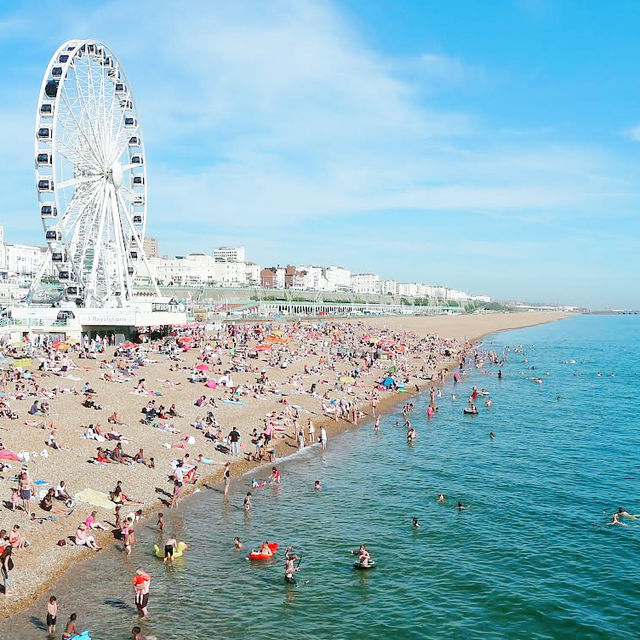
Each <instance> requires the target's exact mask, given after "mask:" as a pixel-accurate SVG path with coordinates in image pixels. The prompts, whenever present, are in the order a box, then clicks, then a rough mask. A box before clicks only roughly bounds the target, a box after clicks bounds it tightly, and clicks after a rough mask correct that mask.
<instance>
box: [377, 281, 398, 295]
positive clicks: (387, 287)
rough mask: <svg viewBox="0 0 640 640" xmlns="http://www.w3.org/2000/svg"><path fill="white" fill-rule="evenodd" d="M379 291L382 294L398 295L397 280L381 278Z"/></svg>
mask: <svg viewBox="0 0 640 640" xmlns="http://www.w3.org/2000/svg"><path fill="white" fill-rule="evenodd" d="M380 293H381V294H382V295H384V296H397V295H398V282H397V280H381V281H380Z"/></svg>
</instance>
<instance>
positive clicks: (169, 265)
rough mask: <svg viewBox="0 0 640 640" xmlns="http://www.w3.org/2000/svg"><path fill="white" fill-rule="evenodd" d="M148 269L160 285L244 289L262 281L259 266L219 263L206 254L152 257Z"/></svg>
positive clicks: (243, 263) (253, 264) (242, 263)
mask: <svg viewBox="0 0 640 640" xmlns="http://www.w3.org/2000/svg"><path fill="white" fill-rule="evenodd" d="M149 267H150V268H151V272H152V274H153V275H154V277H155V279H156V281H157V282H158V284H160V285H165V286H169V285H174V286H202V285H214V286H216V285H217V286H225V287H243V286H246V285H248V284H253V285H255V284H257V283H259V282H260V265H257V264H255V263H245V262H220V261H216V260H215V258H214V257H213V256H211V255H209V254H207V253H190V254H188V255H186V256H178V257H175V258H149Z"/></svg>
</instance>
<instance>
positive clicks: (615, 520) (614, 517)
mask: <svg viewBox="0 0 640 640" xmlns="http://www.w3.org/2000/svg"><path fill="white" fill-rule="evenodd" d="M609 524H619V525H621V526H623V527H626V526H627V525H626V524H625V523H624V522H620V516H619V515H618V512H617V511H616V512H615V513H614V514H613V515H612V516H611V522H610V523H609Z"/></svg>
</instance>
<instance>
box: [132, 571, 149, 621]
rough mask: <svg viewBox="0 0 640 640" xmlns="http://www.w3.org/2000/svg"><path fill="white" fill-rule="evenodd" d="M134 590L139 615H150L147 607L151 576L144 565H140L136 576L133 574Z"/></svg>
mask: <svg viewBox="0 0 640 640" xmlns="http://www.w3.org/2000/svg"><path fill="white" fill-rule="evenodd" d="M133 591H134V595H135V603H136V609H137V610H138V615H139V616H140V617H141V618H143V619H144V618H147V617H148V616H149V611H148V609H147V607H148V605H149V592H150V591H151V576H150V575H149V574H148V573H147V572H146V571H145V570H144V569H143V568H142V567H138V568H137V569H136V574H135V576H133Z"/></svg>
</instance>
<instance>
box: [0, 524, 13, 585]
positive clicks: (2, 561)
mask: <svg viewBox="0 0 640 640" xmlns="http://www.w3.org/2000/svg"><path fill="white" fill-rule="evenodd" d="M4 536H5V537H4V539H3V540H2V544H3V545H4V548H2V553H0V574H2V586H3V588H4V595H5V596H8V595H10V594H9V585H10V584H11V579H10V578H9V571H11V569H13V559H12V558H11V552H12V551H13V547H12V546H11V543H10V542H9V538H8V537H6V531H5V533H4Z"/></svg>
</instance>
